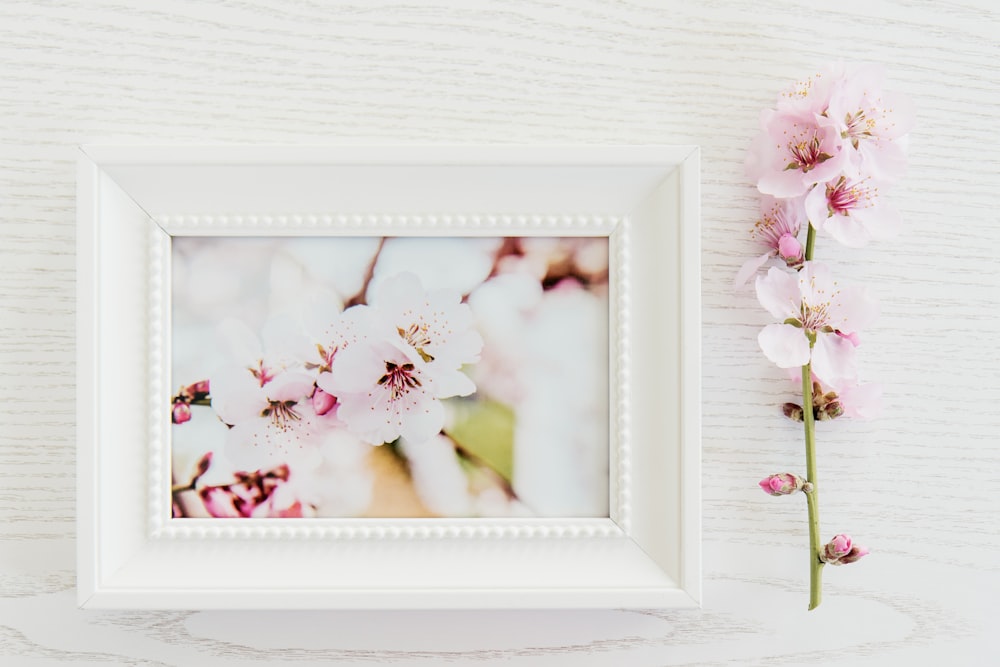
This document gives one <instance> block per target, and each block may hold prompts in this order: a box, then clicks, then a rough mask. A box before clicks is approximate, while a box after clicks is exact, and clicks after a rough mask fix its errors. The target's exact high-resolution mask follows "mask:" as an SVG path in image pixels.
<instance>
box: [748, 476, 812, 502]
mask: <svg viewBox="0 0 1000 667" xmlns="http://www.w3.org/2000/svg"><path fill="white" fill-rule="evenodd" d="M803 484H805V480H804V479H802V478H801V477H799V476H798V475H793V474H792V473H790V472H781V473H778V474H777V475H771V476H770V477H767V478H765V479H762V480H760V482H758V485H759V486H760V488H761V489H763V490H764V492H765V493H769V494H771V495H772V496H788V495H791V494H793V493H795V492H796V491H800V490H801V489H802V485H803Z"/></svg>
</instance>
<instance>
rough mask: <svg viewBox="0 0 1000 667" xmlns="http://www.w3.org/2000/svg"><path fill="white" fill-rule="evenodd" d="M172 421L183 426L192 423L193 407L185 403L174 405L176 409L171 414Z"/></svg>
mask: <svg viewBox="0 0 1000 667" xmlns="http://www.w3.org/2000/svg"><path fill="white" fill-rule="evenodd" d="M170 419H171V421H172V422H173V423H175V424H183V423H184V422H186V421H191V406H190V405H188V404H187V403H185V402H184V401H177V402H176V403H174V408H173V410H172V411H171V413H170Z"/></svg>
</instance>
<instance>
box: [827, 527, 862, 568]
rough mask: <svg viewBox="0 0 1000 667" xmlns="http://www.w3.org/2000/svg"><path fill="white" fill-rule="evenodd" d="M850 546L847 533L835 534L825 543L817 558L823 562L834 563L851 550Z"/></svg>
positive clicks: (849, 538)
mask: <svg viewBox="0 0 1000 667" xmlns="http://www.w3.org/2000/svg"><path fill="white" fill-rule="evenodd" d="M852 546H853V545H852V544H851V537H850V536H849V535H843V534H841V535H837V536H836V537H834V538H833V539H832V540H830V541H829V542H827V543H826V546H824V547H823V552H822V553H821V554H820V557H819V559H820V560H821V561H823V562H824V563H836V562H837V561H838V560H840V559H841V558H843V557H844V556H846V555H847V554H849V553H850V552H851V547H852ZM859 558H860V556H859Z"/></svg>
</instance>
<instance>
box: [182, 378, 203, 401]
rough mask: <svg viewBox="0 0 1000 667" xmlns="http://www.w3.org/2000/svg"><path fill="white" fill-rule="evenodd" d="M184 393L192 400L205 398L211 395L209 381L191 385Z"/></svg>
mask: <svg viewBox="0 0 1000 667" xmlns="http://www.w3.org/2000/svg"><path fill="white" fill-rule="evenodd" d="M184 393H185V394H187V395H188V396H190V397H191V400H197V399H199V398H205V397H206V396H208V394H209V390H208V380H201V381H200V382H195V383H194V384H189V385H188V386H187V387H185V388H184Z"/></svg>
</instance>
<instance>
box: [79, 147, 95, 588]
mask: <svg viewBox="0 0 1000 667" xmlns="http://www.w3.org/2000/svg"><path fill="white" fill-rule="evenodd" d="M76 172H77V193H76V197H77V210H76V223H77V231H76V439H77V456H76V479H77V481H76V485H77V494H76V495H77V502H76V527H77V531H76V532H77V541H76V560H77V571H76V588H77V606H78V607H81V608H82V607H88V606H92V603H93V602H95V600H94V598H95V594H96V592H97V587H98V579H99V577H98V571H99V567H98V563H99V557H100V555H99V548H100V544H99V542H100V540H99V536H98V525H99V524H98V509H99V502H98V498H97V494H98V493H99V489H100V485H99V484H98V480H97V479H96V475H97V470H98V468H97V454H98V452H97V442H98V424H97V419H96V415H97V410H96V401H97V395H98V389H97V386H98V383H99V382H100V377H99V374H98V373H97V367H98V356H97V353H98V345H97V343H98V322H97V309H98V305H99V301H98V294H97V287H98V267H99V261H98V257H97V221H98V219H99V210H98V209H99V207H100V193H99V183H100V168H99V167H98V166H97V164H96V163H95V162H94V161H93V160H91V159H90V157H89V156H88V155H87V154H86V153H85V152H83V151H82V150H81V152H80V155H79V156H78V158H77V167H76Z"/></svg>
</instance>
